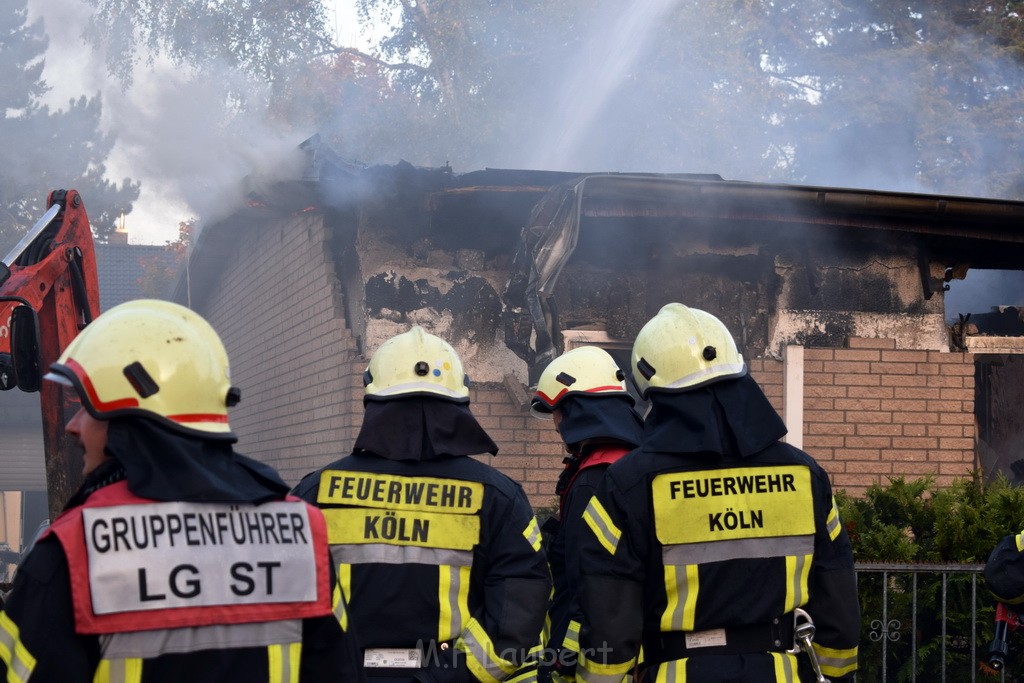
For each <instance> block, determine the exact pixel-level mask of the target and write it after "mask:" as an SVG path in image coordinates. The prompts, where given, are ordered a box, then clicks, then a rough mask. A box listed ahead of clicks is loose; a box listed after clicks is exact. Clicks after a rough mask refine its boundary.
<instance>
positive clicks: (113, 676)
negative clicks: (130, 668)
mask: <svg viewBox="0 0 1024 683" xmlns="http://www.w3.org/2000/svg"><path fill="white" fill-rule="evenodd" d="M107 666H108V667H109V669H108V671H109V673H110V676H109V677H108V678H107V681H109V683H126V681H127V678H128V677H127V676H126V675H125V671H124V669H125V666H126V664H125V661H124V660H123V659H111V660H110V661H109V662H108V663H107Z"/></svg>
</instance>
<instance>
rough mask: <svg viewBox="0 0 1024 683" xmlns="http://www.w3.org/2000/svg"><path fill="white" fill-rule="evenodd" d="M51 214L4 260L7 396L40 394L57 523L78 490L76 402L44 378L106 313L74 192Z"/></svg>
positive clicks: (0, 286) (2, 338)
mask: <svg viewBox="0 0 1024 683" xmlns="http://www.w3.org/2000/svg"><path fill="white" fill-rule="evenodd" d="M46 205H47V211H46V213H44V214H43V216H42V218H40V219H39V220H38V221H37V222H36V224H35V225H34V226H33V227H32V229H31V230H30V231H29V232H28V233H27V234H26V235H25V237H24V238H23V239H22V240H21V241H20V242H19V243H18V245H17V246H16V247H14V249H12V250H11V252H10V253H9V254H7V255H6V256H5V257H4V260H3V261H2V262H0V390H8V389H13V388H15V387H17V388H18V389H21V390H22V391H32V392H34V391H38V392H40V403H41V407H42V414H43V444H44V451H45V457H46V487H47V493H48V495H49V506H50V516H51V518H52V517H54V516H56V513H57V512H59V511H60V509H61V508H62V507H63V505H64V502H65V501H66V500H67V498H68V497H69V496H70V495H71V493H73V492H74V490H75V489H76V488H77V486H78V484H79V481H80V475H79V472H78V471H79V469H80V467H81V464H80V462H79V461H78V459H77V458H76V457H74V456H76V455H77V454H78V452H79V451H78V446H77V445H76V444H75V443H74V442H73V441H72V440H70V439H69V438H67V436H66V435H65V433H64V423H65V419H66V416H67V415H69V413H70V412H71V411H73V410H75V409H77V399H76V398H75V397H74V396H73V395H72V392H65V391H64V389H63V387H61V386H60V385H58V384H56V383H55V382H43V381H42V376H43V374H44V373H45V372H46V370H47V368H49V366H50V364H51V363H53V362H54V361H56V360H57V358H58V357H59V356H60V354H61V352H62V351H63V350H64V348H65V347H66V346H67V345H68V344H69V343H70V342H71V340H72V339H74V338H75V335H77V334H78V332H79V331H80V330H81V329H82V328H83V327H85V325H87V324H88V323H89V322H90V321H91V320H92V319H93V318H94V317H96V316H97V315H99V285H98V282H97V278H96V256H95V249H94V246H93V237H92V229H91V227H90V225H89V218H88V216H87V215H86V212H85V206H84V205H83V203H82V198H81V196H80V195H79V194H78V192H76V191H75V190H54V191H53V192H51V193H50V194H49V196H48V197H47V202H46Z"/></svg>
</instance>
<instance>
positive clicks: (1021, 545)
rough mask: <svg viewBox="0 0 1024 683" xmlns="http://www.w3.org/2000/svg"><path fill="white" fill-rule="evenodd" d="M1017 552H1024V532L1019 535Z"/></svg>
mask: <svg viewBox="0 0 1024 683" xmlns="http://www.w3.org/2000/svg"><path fill="white" fill-rule="evenodd" d="M1017 552H1018V553H1020V552H1024V531H1022V532H1020V533H1019V534H1017Z"/></svg>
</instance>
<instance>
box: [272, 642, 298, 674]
mask: <svg viewBox="0 0 1024 683" xmlns="http://www.w3.org/2000/svg"><path fill="white" fill-rule="evenodd" d="M301 660H302V643H301V642H298V643H284V644H282V645H268V646H267V673H268V674H269V681H270V683H299V664H300V662H301Z"/></svg>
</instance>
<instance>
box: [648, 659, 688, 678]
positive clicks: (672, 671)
mask: <svg viewBox="0 0 1024 683" xmlns="http://www.w3.org/2000/svg"><path fill="white" fill-rule="evenodd" d="M687 661H689V660H688V659H686V658H683V659H676V660H673V661H671V662H665V663H664V664H660V665H658V675H657V676H656V677H655V679H654V683H685V682H686V662H687Z"/></svg>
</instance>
